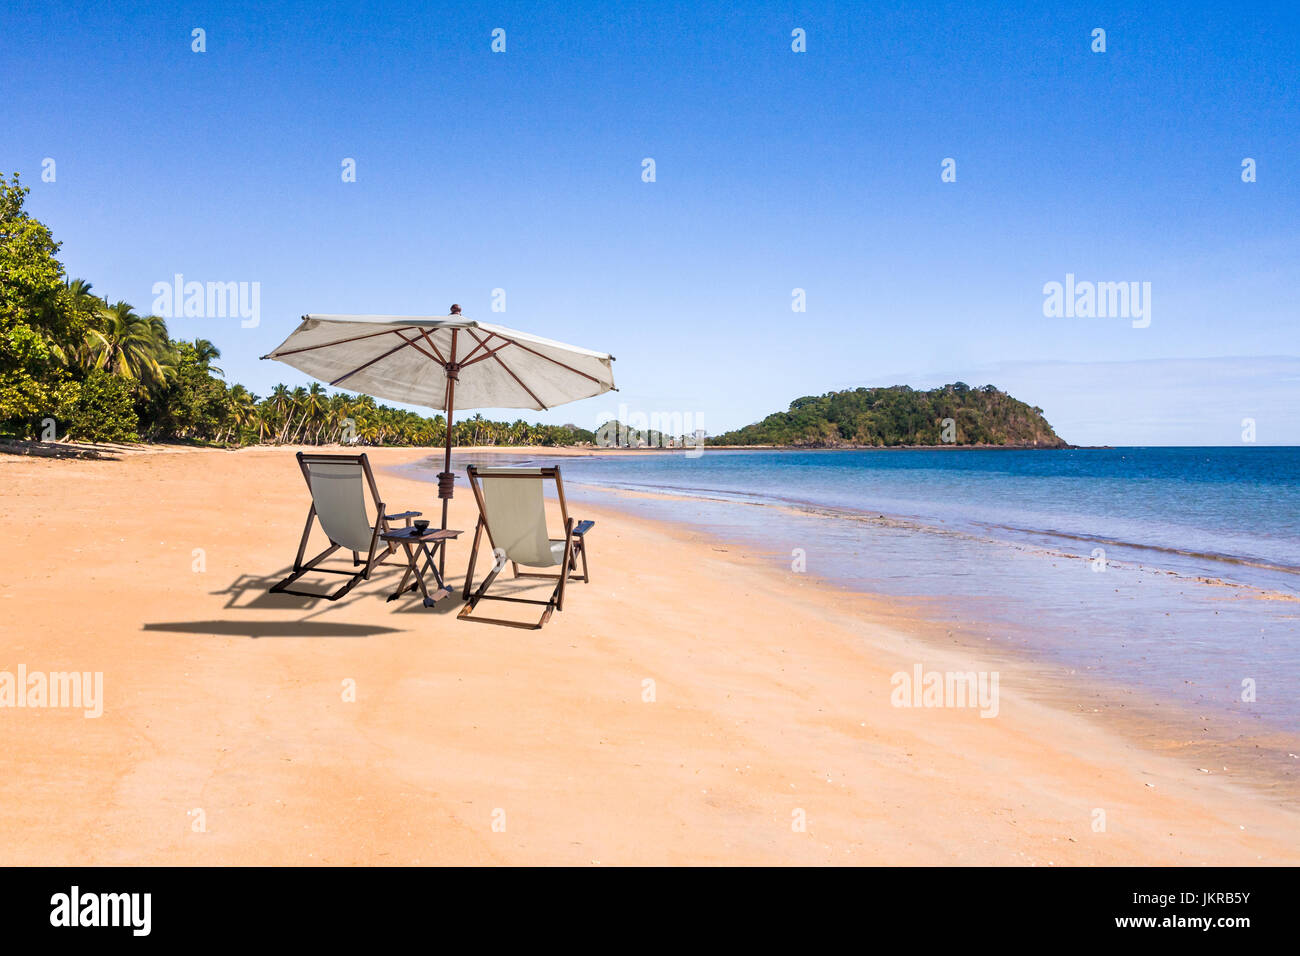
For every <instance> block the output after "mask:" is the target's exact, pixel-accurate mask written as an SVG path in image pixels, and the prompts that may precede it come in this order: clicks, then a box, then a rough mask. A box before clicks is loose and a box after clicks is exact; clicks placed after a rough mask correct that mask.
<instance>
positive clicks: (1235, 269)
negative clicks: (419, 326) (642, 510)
mask: <svg viewBox="0 0 1300 956" xmlns="http://www.w3.org/2000/svg"><path fill="white" fill-rule="evenodd" d="M745 6H746V10H745V12H744V13H739V12H737V8H736V5H733V4H717V5H702V4H697V3H683V4H643V5H636V6H632V5H623V4H602V5H594V4H593V5H577V4H546V3H526V4H525V3H520V4H499V3H490V4H484V5H481V6H475V7H473V8H468V7H449V6H448V7H444V6H437V5H426V6H423V7H421V8H420V9H410V10H408V9H403V8H402V7H401V6H398V5H383V4H356V3H348V4H330V3H310V4H308V3H302V4H279V5H274V4H272V5H265V6H264V5H261V4H231V3H212V4H202V3H200V4H193V3H179V4H176V3H168V4H161V3H141V4H134V5H131V6H130V7H129V8H126V7H125V6H119V5H110V4H106V3H101V4H92V5H87V4H79V5H75V6H74V5H66V6H65V5H61V4H24V3H17V4H14V3H10V4H6V5H5V7H4V8H3V10H2V11H0V76H3V77H4V80H3V86H4V95H3V97H0V124H2V125H3V129H4V131H5V135H4V137H3V139H2V140H0V169H3V170H4V171H6V172H10V171H13V170H17V171H19V172H21V173H22V174H23V178H24V180H25V182H26V183H27V184H28V185H30V186H31V187H32V195H31V197H30V200H29V208H30V209H31V210H32V212H33V213H34V214H35V215H37V216H38V217H39V218H41V219H42V220H44V221H45V222H47V223H48V224H49V225H50V226H51V228H52V229H53V230H54V233H55V236H56V238H58V239H61V240H62V241H63V250H62V258H63V260H64V263H65V265H66V266H67V268H68V271H69V273H70V274H71V275H74V276H83V277H85V278H87V279H89V280H91V281H92V282H93V283H94V286H95V289H96V290H97V291H99V292H101V293H102V294H105V295H107V296H109V297H110V298H112V299H118V298H123V299H127V300H128V301H131V302H133V303H135V304H136V305H137V307H139V308H140V309H148V308H149V306H150V305H151V303H152V300H153V294H152V287H153V284H154V283H155V282H159V281H170V279H171V277H172V276H173V275H174V274H175V273H183V274H184V275H185V277H186V279H187V280H198V281H222V282H226V281H236V282H241V281H247V282H259V283H260V284H261V315H260V325H259V326H258V327H256V328H251V329H244V328H241V327H240V323H239V321H238V320H235V319H220V318H209V319H176V320H172V321H171V322H170V323H169V324H170V325H171V327H172V329H173V332H174V334H176V335H178V336H182V337H187V338H189V337H194V336H204V337H206V338H209V339H211V340H212V341H214V342H215V343H216V344H217V345H218V346H219V347H220V348H221V350H222V352H223V361H222V363H221V365H222V367H223V368H224V369H225V370H226V372H227V377H228V379H230V380H232V381H240V382H243V383H245V384H246V385H248V386H249V387H250V388H252V389H253V390H254V391H256V392H259V393H263V394H264V393H265V392H266V391H267V390H269V388H270V386H272V385H273V384H274V383H276V382H277V381H285V382H288V383H290V384H303V383H305V381H306V380H305V379H304V378H303V377H302V376H301V375H300V373H298V372H296V371H294V370H292V369H289V368H288V367H286V366H282V365H279V364H278V363H271V362H259V361H258V360H257V358H258V356H260V355H262V354H264V353H265V352H267V351H269V350H270V349H271V348H272V347H273V346H275V345H276V344H278V343H279V342H280V341H281V340H282V339H283V338H284V336H285V335H287V334H288V332H289V331H290V330H291V329H292V328H293V326H294V325H295V324H296V321H297V318H298V316H300V315H301V314H303V313H305V312H377V313H397V314H431V313H445V311H446V308H447V306H448V305H450V304H451V303H452V302H458V303H460V304H461V305H462V306H463V307H464V309H465V312H466V313H467V314H469V315H470V316H471V317H475V318H481V319H485V320H488V321H496V322H499V323H501V324H504V325H509V326H514V327H517V328H521V329H526V330H528V331H533V332H536V333H538V334H542V335H546V336H548V337H551V338H557V339H561V340H564V341H570V342H573V343H575V344H578V345H582V346H585V347H589V348H596V349H601V350H605V351H608V352H611V353H613V354H614V355H616V356H617V357H618V362H617V363H616V365H615V374H616V377H617V380H618V382H619V386H620V389H621V391H620V393H619V394H617V395H610V396H603V397H601V398H598V399H593V400H589V401H587V402H582V403H577V404H574V405H570V406H565V407H562V408H559V409H556V410H554V411H552V412H550V413H541V414H534V413H524V414H525V417H527V418H529V419H530V420H532V419H535V418H540V419H541V420H544V421H551V422H565V421H573V422H577V423H579V424H582V425H585V426H588V427H591V426H592V425H594V424H595V422H596V420H597V419H598V418H600V417H601V416H602V415H603V414H604V413H606V412H613V411H616V410H617V408H618V406H619V404H620V403H621V404H626V405H627V406H628V407H629V408H630V409H631V410H641V411H645V412H647V413H648V412H653V411H662V412H674V411H677V412H691V413H693V414H696V415H698V416H700V418H701V419H702V420H703V423H704V425H705V427H706V428H707V429H708V430H709V431H710V432H713V433H717V432H720V431H722V430H725V429H726V428H730V427H735V426H738V425H743V424H746V423H748V422H750V421H753V420H756V419H758V418H760V417H762V416H763V415H765V414H767V413H768V412H771V411H774V410H778V409H783V408H785V407H786V405H787V404H788V403H789V401H790V400H791V399H792V398H795V397H797V396H800V395H805V394H812V393H821V392H824V391H827V390H829V389H832V388H844V387H853V386H857V385H886V384H899V383H903V384H910V385H913V386H916V387H926V386H930V385H935V384H942V383H943V382H946V381H954V380H957V379H962V380H965V381H968V382H970V383H971V384H984V383H985V382H986V381H991V382H993V383H994V384H996V385H999V386H1001V387H1004V388H1008V389H1010V390H1011V391H1012V393H1013V394H1015V395H1017V397H1020V398H1023V399H1024V400H1026V401H1028V402H1030V403H1031V404H1036V405H1039V406H1041V407H1042V408H1043V409H1044V410H1045V411H1046V413H1047V416H1048V419H1049V420H1050V421H1051V422H1052V423H1053V424H1054V425H1055V426H1056V427H1057V430H1058V431H1059V432H1060V433H1061V434H1062V435H1063V436H1064V437H1065V438H1066V439H1068V440H1070V441H1074V442H1079V443H1111V444H1119V443H1126V444H1128V443H1137V444H1232V443H1236V442H1237V441H1239V440H1240V431H1241V426H1240V422H1241V420H1242V419H1243V418H1245V417H1252V418H1254V419H1256V422H1257V432H1258V437H1259V441H1260V442H1261V443H1269V444H1295V443H1300V330H1298V323H1297V318H1298V317H1300V280H1298V279H1297V275H1298V274H1300V269H1298V268H1297V264H1298V263H1300V216H1298V215H1297V212H1298V211H1300V122H1298V121H1297V117H1300V13H1298V12H1297V8H1296V7H1295V5H1294V4H1277V5H1270V4H1265V5H1251V6H1249V7H1238V6H1235V5H1234V6H1228V5H1223V6H1220V7H1218V8H1214V7H1208V6H1201V5H1198V4H1167V5H1160V4H1143V5H1141V7H1140V8H1139V5H1137V4H1131V5H1117V4H1107V3H1101V4H1086V5H1084V4H1081V5H1058V4H1051V3H1046V4H1044V3H1026V4H1023V5H1020V4H1000V5H997V6H996V7H990V6H988V5H980V4H915V5H913V4H908V5H906V6H903V5H898V4H890V3H883V4H870V5H867V4H861V5H849V4H834V5H826V4H822V5H815V6H814V5H803V4H797V3H795V4H791V3H782V4H770V5H758V6H754V5H745ZM196 27H199V28H202V29H204V30H205V31H206V45H207V51H206V52H205V53H194V52H192V51H191V30H192V29H194V28H196ZM498 27H500V28H504V29H505V30H506V52H505V53H493V52H491V49H490V43H491V32H492V30H493V29H494V28H498ZM796 27H799V28H802V29H804V30H805V31H806V33H807V52H806V53H794V52H792V51H791V31H792V30H793V29H794V28H796ZM1097 27H1101V28H1103V29H1105V30H1106V46H1107V49H1106V52H1105V53H1094V52H1092V50H1091V49H1090V47H1091V44H1092V37H1091V33H1092V31H1093V29H1094V28H1097ZM46 157H49V158H53V159H54V160H55V162H56V180H55V181H54V182H52V183H45V182H42V181H41V171H42V161H43V160H44V159H45V158H46ZM345 157H351V158H354V159H355V160H356V164H357V166H356V168H357V181H356V182H355V183H344V182H343V181H342V178H341V175H340V174H341V163H342V161H343V159H344V158H345ZM646 157H651V158H653V159H654V160H655V164H656V181H655V182H653V183H646V182H643V181H642V178H641V173H642V160H643V159H644V158H646ZM947 157H952V158H953V159H955V160H956V164H957V165H956V171H957V180H956V182H952V183H944V182H941V179H940V172H941V167H940V164H941V161H942V160H943V159H945V158H947ZM1246 157H1250V158H1252V159H1254V160H1255V161H1256V163H1257V175H1258V181H1256V182H1254V183H1243V182H1242V181H1241V163H1242V160H1243V159H1244V158H1246ZM1067 273H1072V274H1074V275H1076V276H1077V277H1078V278H1079V279H1080V280H1093V281H1138V282H1150V283H1151V289H1152V292H1151V296H1152V299H1151V320H1152V321H1151V324H1150V326H1149V327H1148V328H1143V329H1135V328H1133V327H1132V325H1131V323H1130V322H1129V321H1128V320H1126V319H1123V318H1047V317H1045V316H1044V315H1043V298H1044V296H1043V291H1042V290H1043V285H1044V283H1047V282H1051V281H1058V282H1063V281H1064V279H1065V276H1066V274H1067ZM495 288H502V289H505V290H506V306H507V308H506V312H505V313H493V312H491V310H490V303H491V294H492V290H493V289H495ZM795 288H802V289H804V290H806V296H807V311H806V312H803V313H797V312H793V311H792V310H791V298H792V290H793V289H795ZM485 413H486V414H489V415H491V416H493V417H499V416H507V417H511V418H513V417H516V415H517V414H519V413H517V412H502V413H497V412H494V411H490V410H489V411H487V412H485Z"/></svg>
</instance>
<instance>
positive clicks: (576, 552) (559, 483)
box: [456, 465, 596, 630]
mask: <svg viewBox="0 0 1300 956" xmlns="http://www.w3.org/2000/svg"><path fill="white" fill-rule="evenodd" d="M467 470H468V472H469V486H470V489H471V490H472V491H473V492H474V501H475V503H476V504H477V505H478V523H477V524H476V525H475V526H474V544H473V547H471V549H470V554H469V569H468V570H467V571H466V572H465V588H464V593H463V594H462V597H463V598H464V600H465V601H466V604H465V606H464V607H462V608H461V609H460V613H459V614H458V615H456V616H457V618H458V619H460V620H462V621H477V622H479V623H481V624H502V625H505V626H507V627H522V628H527V629H529V630H536V629H537V628H540V627H541V626H542V625H544V624H545V623H546V622H547V621H549V620H550V619H551V613H552V612H554V611H563V610H564V585H565V583H566V582H568V581H569V579H570V578H572V579H573V580H575V581H582V582H583V583H584V584H585V583H588V582H590V581H591V574H590V573H589V571H588V570H587V539H586V534H587V532H588V531H590V530H591V528H592V526H593V525H595V523H596V522H594V521H578V522H575V521H574V520H573V519H572V518H570V517H569V506H568V503H567V502H566V501H565V499H564V479H563V478H561V477H560V469H559V467H558V466H554V467H549V468H539V469H537V471H538V472H540V474H536V473H525V474H489V475H486V476H484V477H488V478H524V479H527V480H529V481H537V480H538V479H539V478H540V479H541V480H543V481H545V480H546V479H547V478H553V479H555V492H556V496H557V497H558V498H559V500H560V517H561V518H562V519H563V521H564V559H563V560H562V561H561V562H560V568H561V571H560V572H559V573H556V574H550V573H548V572H545V571H520V570H519V563H518V562H516V561H511V562H510V564H511V565H512V567H513V569H514V576H515V577H517V578H552V579H555V581H556V583H555V590H553V591H552V592H551V596H550V597H549V598H547V599H546V600H545V601H539V600H535V599H530V598H516V597H500V596H498V595H495V594H488V593H487V590H488V588H490V587H491V586H492V583H493V582H494V581H495V580H496V578H497V575H498V574H500V573H501V571H502V570H504V568H505V563H504V562H502V563H499V564H498V563H497V562H493V565H492V570H491V572H489V573H488V575H487V577H486V578H484V579H483V583H482V584H480V585H479V588H478V590H477V591H474V592H473V594H471V593H470V591H471V589H472V588H473V586H474V564H475V562H476V561H477V560H478V549H479V542H480V541H481V539H482V537H483V534H484V532H486V533H487V539H488V547H489V548H491V549H492V553H493V554H495V553H496V542H495V541H494V539H493V537H492V528H491V527H490V526H489V525H488V522H487V507H486V505H485V504H484V501H483V489H482V487H481V486H480V485H479V477H480V476H479V468H478V466H476V465H470V466H469V467H468V469H467ZM491 470H493V469H489V471H491ZM543 500H544V499H543ZM551 540H552V541H558V540H559V539H558V538H552V539H551ZM579 558H581V559H582V574H580V575H579V574H578V573H577V570H578V559H579ZM479 601H509V602H511V603H513V604H537V605H541V606H543V607H544V608H545V610H543V611H542V617H541V620H539V621H538V622H537V623H536V624H528V623H526V622H521V621H507V620H503V619H500V618H488V617H473V616H471V615H472V614H473V613H474V608H475V607H477V606H478V602H479Z"/></svg>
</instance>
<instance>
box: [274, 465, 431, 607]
mask: <svg viewBox="0 0 1300 956" xmlns="http://www.w3.org/2000/svg"><path fill="white" fill-rule="evenodd" d="M298 466H299V467H300V468H301V469H302V476H303V478H305V479H306V481H307V489H308V490H309V491H310V492H311V510H310V511H308V512H307V525H306V527H304V528H303V529H302V541H300V542H299V543H298V556H297V557H296V558H294V561H293V573H292V574H290V575H289V576H288V577H287V578H285V579H284V580H283V581H281V582H280V583H279V584H277V585H275V586H274V587H272V588H271V591H272V592H273V593H283V594H298V595H301V596H303V597H323V598H326V599H327V600H330V601H337V600H338V599H339V598H341V597H343V595H345V594H347V593H348V592H349V591H351V590H352V589H353V588H354V587H356V586H357V585H358V584H360V583H361V582H362V581H365V580H367V579H369V577H370V572H371V571H373V570H374V569H375V568H377V567H379V565H381V564H383V563H384V561H385V560H386V559H387V558H388V556H389V555H391V554H393V553H394V551H395V550H396V548H395V546H394V545H393V544H391V543H388V542H381V541H380V539H379V536H380V535H381V534H384V533H386V532H387V531H389V529H390V525H389V522H390V521H397V520H399V519H402V518H405V519H406V524H407V525H408V526H409V525H410V523H411V519H412V518H414V517H417V516H418V515H419V514H420V512H418V511H404V512H402V513H401V514H394V515H390V514H385V513H384V503H383V501H381V500H380V498H379V489H378V488H377V487H376V486H375V476H374V473H373V472H371V470H370V460H369V459H368V458H367V457H366V456H365V455H316V454H304V453H303V452H298ZM367 488H369V491H370V497H371V501H372V503H373V505H374V511H375V520H374V521H373V522H372V521H371V519H370V518H369V517H368V516H367V514H366V498H365V493H366V489H367ZM312 521H319V522H320V526H321V530H322V531H324V532H325V536H326V537H327V538H329V542H330V546H329V547H328V548H326V549H325V550H324V551H322V552H321V553H320V554H318V555H316V557H314V558H312V559H311V560H310V561H307V562H304V561H303V555H304V554H305V553H306V550H307V538H308V537H309V536H310V535H311V523H312ZM339 548H345V549H347V550H349V551H351V552H352V567H353V570H350V571H349V570H342V569H338V568H322V567H317V565H319V564H320V562H322V561H324V560H325V559H326V558H327V557H329V556H330V555H331V554H333V553H334V552H335V551H337V550H338V549H339ZM362 554H364V555H365V558H364V559H363V558H362V557H361V555H362ZM309 571H320V572H322V573H324V574H344V575H347V576H348V580H347V581H346V582H345V583H344V584H343V586H342V587H340V588H339V589H338V590H337V591H335V592H334V593H333V594H321V593H319V592H316V591H295V590H293V589H292V588H290V587H289V585H290V584H292V583H293V582H295V581H297V580H298V579H299V578H300V577H302V576H303V575H304V574H306V573H307V572H309Z"/></svg>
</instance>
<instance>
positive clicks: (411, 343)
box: [396, 332, 446, 364]
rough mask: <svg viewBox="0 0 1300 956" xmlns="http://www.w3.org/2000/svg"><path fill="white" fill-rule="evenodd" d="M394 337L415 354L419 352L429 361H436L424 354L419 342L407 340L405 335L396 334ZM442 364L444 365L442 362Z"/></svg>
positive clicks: (426, 353) (417, 340)
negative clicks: (414, 351) (413, 350)
mask: <svg viewBox="0 0 1300 956" xmlns="http://www.w3.org/2000/svg"><path fill="white" fill-rule="evenodd" d="M396 335H397V337H398V338H399V339H401V340H402V341H403V342H405V343H406V344H407V345H409V346H410V347H411V348H413V349H415V350H416V351H417V352H419V353H420V354H421V355H423V356H424V357H425V358H427V359H429V360H430V361H436V360H435V359H434V357H433V356H432V355H430V354H429V353H428V352H426V351H425V350H424V349H422V348H420V340H419V339H408V338H407V337H406V336H405V335H403V334H402V333H401V332H397V333H396ZM443 364H446V363H445V362H444V363H443Z"/></svg>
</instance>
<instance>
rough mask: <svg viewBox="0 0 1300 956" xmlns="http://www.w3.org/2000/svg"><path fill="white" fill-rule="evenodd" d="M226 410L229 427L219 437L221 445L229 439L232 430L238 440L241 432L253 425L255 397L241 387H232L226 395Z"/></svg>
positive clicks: (255, 411) (255, 409)
mask: <svg viewBox="0 0 1300 956" xmlns="http://www.w3.org/2000/svg"><path fill="white" fill-rule="evenodd" d="M226 410H227V414H228V421H229V422H230V425H229V426H227V428H226V432H225V434H224V435H222V436H221V442H222V444H224V443H225V441H226V439H227V438H229V437H230V432H231V431H232V430H233V431H234V433H235V438H236V439H237V440H238V439H239V438H240V435H241V433H242V432H243V430H244V429H245V428H246V427H248V426H250V425H253V424H254V423H255V421H256V416H257V396H256V395H253V394H251V393H250V392H249V391H248V389H246V388H244V386H242V385H232V386H231V387H230V391H229V392H227V393H226Z"/></svg>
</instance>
